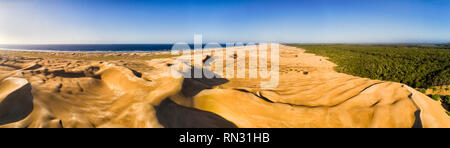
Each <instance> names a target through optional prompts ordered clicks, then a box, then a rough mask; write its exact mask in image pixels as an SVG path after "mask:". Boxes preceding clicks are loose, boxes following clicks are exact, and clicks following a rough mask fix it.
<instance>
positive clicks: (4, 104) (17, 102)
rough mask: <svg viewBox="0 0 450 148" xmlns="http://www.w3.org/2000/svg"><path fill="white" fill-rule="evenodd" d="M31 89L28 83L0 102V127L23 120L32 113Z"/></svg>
mask: <svg viewBox="0 0 450 148" xmlns="http://www.w3.org/2000/svg"><path fill="white" fill-rule="evenodd" d="M31 89H32V88H31V84H30V83H28V84H26V85H24V86H22V87H21V88H19V89H17V90H16V91H14V92H12V93H11V94H9V95H8V96H6V97H5V99H3V101H1V102H0V125H5V124H9V123H14V122H17V121H20V120H23V119H25V118H26V117H27V116H28V115H29V114H30V113H31V112H32V111H33V108H34V107H33V95H32V94H31Z"/></svg>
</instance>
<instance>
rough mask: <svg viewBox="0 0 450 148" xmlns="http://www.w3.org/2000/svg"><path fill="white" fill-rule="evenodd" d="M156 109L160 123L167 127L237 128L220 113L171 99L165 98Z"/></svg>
mask: <svg viewBox="0 0 450 148" xmlns="http://www.w3.org/2000/svg"><path fill="white" fill-rule="evenodd" d="M155 109H156V116H157V118H158V120H159V123H160V124H161V125H163V126H164V127H166V128H237V126H236V125H235V124H233V123H232V122H230V121H228V120H226V119H224V118H222V117H221V116H219V115H216V114H214V113H211V112H207V111H202V110H198V109H195V108H188V107H184V106H181V105H178V104H176V103H175V102H173V101H172V100H171V99H166V100H164V101H163V102H162V103H161V104H160V105H159V106H155Z"/></svg>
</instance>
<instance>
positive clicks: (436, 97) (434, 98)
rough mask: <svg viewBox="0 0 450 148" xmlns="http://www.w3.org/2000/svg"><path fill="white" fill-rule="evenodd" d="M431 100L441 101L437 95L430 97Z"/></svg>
mask: <svg viewBox="0 0 450 148" xmlns="http://www.w3.org/2000/svg"><path fill="white" fill-rule="evenodd" d="M431 98H432V99H433V100H436V101H439V100H440V99H441V96H439V95H432V96H431Z"/></svg>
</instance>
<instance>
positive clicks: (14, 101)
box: [0, 45, 450, 128]
mask: <svg viewBox="0 0 450 148" xmlns="http://www.w3.org/2000/svg"><path fill="white" fill-rule="evenodd" d="M208 53H209V52H208ZM36 54H39V53H36ZM46 54H48V53H45V54H43V55H46ZM58 54H59V55H64V54H70V53H58ZM83 54H89V53H83ZM141 54H147V53H141ZM161 54H162V53H161ZM195 54H202V52H200V51H196V52H195ZM77 55H78V56H83V55H82V53H78V54H77ZM99 55H100V56H101V54H98V53H96V54H95V56H99ZM135 55H136V56H139V54H138V53H136V54H135ZM108 56H119V57H120V56H121V54H117V55H115V54H108ZM133 56H134V55H133ZM217 56H223V57H225V58H229V59H231V60H236V61H237V60H246V59H250V58H258V57H257V55H250V54H247V55H246V58H237V57H236V55H235V54H234V53H226V54H224V55H214V54H210V53H209V54H208V55H203V54H202V55H201V57H202V58H203V62H205V63H207V62H211V61H214V60H216V59H220V58H218V57H217ZM175 59H176V57H168V58H158V59H151V60H132V59H127V60H115V61H108V62H105V61H88V60H71V59H57V58H50V57H49V58H32V57H21V56H12V55H8V54H0V127H6V128H11V127H16V128H23V127H31V128H41V127H44V128H76V127H89V128H95V127H99V128H103V127H106V128H110V127H131V128H162V127H168V128H174V127H193V128H199V127H210V128H216V127H227V128H234V127H248V128H255V127H262V128H270V127H320V128H323V127H400V128H411V127H416V128H421V127H425V128H428V127H450V117H449V116H447V115H446V113H445V110H444V109H443V107H442V106H441V104H440V102H438V101H434V100H432V99H431V98H429V97H427V96H425V95H423V94H421V93H420V92H418V91H416V90H414V89H412V88H410V87H408V86H406V85H404V84H400V83H394V82H387V81H380V80H371V79H367V78H360V77H355V76H351V75H347V74H343V73H337V72H335V71H334V70H333V67H335V66H336V64H334V63H332V62H330V61H328V60H327V58H326V57H320V56H316V55H314V54H308V53H305V51H304V50H303V49H299V48H294V47H289V46H284V45H280V63H279V67H280V71H279V75H280V79H279V85H278V87H277V88H274V89H262V88H261V87H260V84H261V83H260V82H262V81H266V80H265V79H260V78H251V79H250V78H225V76H224V75H219V74H216V73H214V72H213V71H214V69H210V70H204V69H205V68H207V67H205V66H202V65H194V64H192V63H189V62H180V61H178V62H177V61H176V60H175ZM210 59H211V60H210ZM238 62H239V61H238ZM242 63H246V64H248V61H244V62H242ZM180 65H185V66H187V67H190V69H197V70H198V69H199V70H204V72H205V73H203V74H204V75H205V74H208V75H209V74H214V75H217V76H219V77H216V78H213V79H207V78H184V77H182V76H183V75H185V74H188V73H189V72H192V71H179V73H178V74H179V77H172V73H171V72H172V71H171V70H172V67H174V66H180ZM244 67H245V69H246V71H247V70H248V69H249V66H244ZM241 68H242V67H241ZM237 69H238V67H237V66H236V65H235V70H237ZM246 75H248V72H247V73H246Z"/></svg>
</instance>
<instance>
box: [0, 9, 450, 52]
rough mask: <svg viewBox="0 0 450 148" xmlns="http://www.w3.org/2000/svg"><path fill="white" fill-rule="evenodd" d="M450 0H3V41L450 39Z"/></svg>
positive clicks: (0, 22) (0, 40) (0, 18)
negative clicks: (197, 38) (196, 36)
mask: <svg viewBox="0 0 450 148" xmlns="http://www.w3.org/2000/svg"><path fill="white" fill-rule="evenodd" d="M449 18H450V1H448V0H296V1H294V0H0V44H80V43H84V44H98V43H105V44H106V43H113V44H116V43H117V44H119V43H174V42H192V41H193V37H194V34H201V35H203V39H204V42H268V41H270V42H302V43H380V42H449V41H450V19H449Z"/></svg>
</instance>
